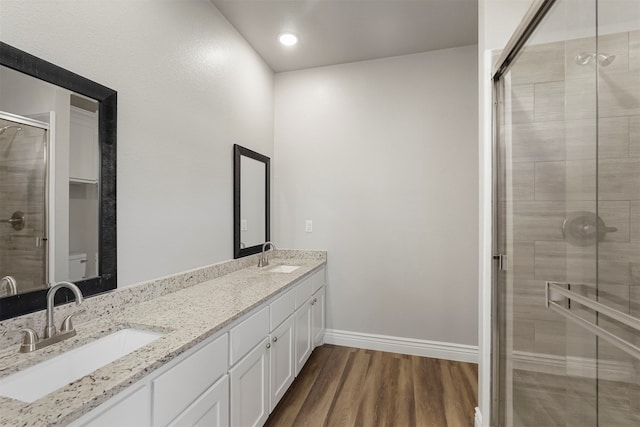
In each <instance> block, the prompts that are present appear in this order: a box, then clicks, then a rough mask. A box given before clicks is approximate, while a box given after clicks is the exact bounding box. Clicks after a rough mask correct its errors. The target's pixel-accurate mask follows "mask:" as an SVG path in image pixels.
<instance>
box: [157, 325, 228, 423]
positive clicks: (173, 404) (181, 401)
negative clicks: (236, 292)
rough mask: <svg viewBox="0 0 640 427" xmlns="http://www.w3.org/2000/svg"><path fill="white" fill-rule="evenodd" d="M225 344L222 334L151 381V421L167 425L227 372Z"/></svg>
mask: <svg viewBox="0 0 640 427" xmlns="http://www.w3.org/2000/svg"><path fill="white" fill-rule="evenodd" d="M228 347H229V344H228V337H227V334H224V335H222V336H221V337H220V338H218V339H216V340H215V341H213V342H212V343H210V344H207V345H206V346H204V347H203V348H201V349H200V350H198V351H197V352H196V353H194V354H192V355H191V356H189V357H187V358H186V359H185V360H183V361H181V362H180V363H178V364H177V365H175V366H174V367H173V368H171V369H170V370H168V371H167V372H165V373H164V374H162V375H160V376H159V377H158V378H157V379H155V380H154V381H153V403H154V404H153V420H154V424H155V425H158V426H164V425H167V423H168V422H169V421H171V420H172V419H173V418H175V417H176V415H178V414H179V413H181V412H182V411H184V409H185V408H186V407H187V406H189V405H190V404H191V403H192V402H193V401H194V400H196V398H197V397H198V396H200V395H201V394H202V393H203V392H204V391H205V390H206V389H208V388H209V387H211V386H212V385H213V384H214V383H215V382H216V380H217V379H218V378H220V377H221V376H222V375H224V374H225V373H226V372H227V369H229V362H228V356H227V355H228V354H229V350H228Z"/></svg>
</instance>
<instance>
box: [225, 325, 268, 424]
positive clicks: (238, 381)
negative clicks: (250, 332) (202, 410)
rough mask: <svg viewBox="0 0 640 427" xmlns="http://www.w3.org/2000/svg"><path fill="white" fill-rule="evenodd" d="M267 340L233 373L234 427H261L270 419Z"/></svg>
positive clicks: (239, 364) (232, 415)
mask: <svg viewBox="0 0 640 427" xmlns="http://www.w3.org/2000/svg"><path fill="white" fill-rule="evenodd" d="M270 347H271V342H270V340H269V337H265V338H264V339H263V340H262V341H261V342H260V343H259V344H258V345H257V346H256V347H255V348H254V349H253V350H251V352H249V354H247V355H246V356H245V358H244V359H242V360H241V361H240V362H238V363H237V364H236V365H235V366H234V367H233V368H231V370H230V371H229V377H230V379H231V425H232V426H234V427H253V426H261V425H263V424H264V422H265V421H266V420H267V417H268V416H269V348H270Z"/></svg>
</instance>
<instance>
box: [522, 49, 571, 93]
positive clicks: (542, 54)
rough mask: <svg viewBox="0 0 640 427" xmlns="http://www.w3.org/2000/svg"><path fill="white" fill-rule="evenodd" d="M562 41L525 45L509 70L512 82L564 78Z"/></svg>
mask: <svg viewBox="0 0 640 427" xmlns="http://www.w3.org/2000/svg"><path fill="white" fill-rule="evenodd" d="M564 62H565V61H564V42H556V43H545V44H540V45H535V46H527V47H525V48H524V49H523V51H522V53H521V55H520V56H519V57H518V60H517V61H516V62H515V64H514V67H513V68H512V70H511V81H512V82H513V84H525V83H541V82H553V81H558V80H562V79H564Z"/></svg>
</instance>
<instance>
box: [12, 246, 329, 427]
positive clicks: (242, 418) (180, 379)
mask: <svg viewBox="0 0 640 427" xmlns="http://www.w3.org/2000/svg"><path fill="white" fill-rule="evenodd" d="M251 258H254V257H251ZM244 262H247V261H244ZM325 265H326V254H324V256H316V257H312V258H303V257H299V256H298V257H290V258H279V257H278V256H277V254H276V257H275V259H272V260H271V262H270V265H269V266H266V267H262V268H258V267H257V266H255V265H251V266H248V267H244V268H241V269H238V270H236V271H232V272H230V273H228V274H224V275H221V276H220V277H217V278H215V279H211V280H205V281H203V282H201V283H198V284H195V285H192V286H188V287H184V288H182V289H179V290H177V291H175V292H171V293H167V294H166V295H162V296H158V297H156V298H153V299H150V300H148V301H145V302H142V303H138V304H132V305H129V306H128V307H127V308H125V309H122V310H120V309H116V308H114V310H113V311H112V313H110V314H107V315H102V316H99V317H98V318H96V319H94V320H90V321H88V322H86V323H79V324H78V325H77V326H76V329H77V330H78V335H77V336H76V337H74V338H73V339H70V340H68V341H65V342H63V343H60V344H56V345H53V346H51V347H49V348H47V349H43V350H42V352H40V351H39V352H35V353H31V354H18V353H17V346H16V347H12V348H10V349H7V350H3V351H2V352H1V353H0V381H2V379H3V378H5V377H7V376H8V375H10V374H12V373H14V372H16V371H19V370H20V369H25V368H27V367H29V366H31V365H34V364H36V363H39V362H42V361H44V360H46V359H49V358H51V357H53V356H55V355H57V354H59V353H63V352H65V351H68V350H69V349H72V348H75V347H78V346H81V345H83V344H85V343H88V342H92V341H95V340H96V339H97V338H100V337H101V336H105V335H108V334H111V333H113V332H115V331H118V330H120V329H123V328H135V329H140V330H148V331H152V332H155V333H161V334H163V335H162V336H161V337H160V338H158V339H156V340H154V341H153V342H151V343H150V344H147V345H145V346H143V347H141V348H139V349H138V350H135V351H133V352H131V353H129V354H127V355H126V356H124V357H121V358H119V359H117V360H115V361H114V362H112V363H109V364H107V365H105V366H104V367H102V368H100V369H98V370H96V371H94V372H92V373H90V374H89V375H86V376H84V377H82V378H80V379H79V380H77V381H75V382H73V383H71V384H69V385H67V386H65V387H63V388H60V389H58V390H56V391H54V392H51V393H49V394H47V395H45V396H43V397H42V398H39V399H37V400H35V401H34V402H32V403H27V402H21V401H18V400H15V399H9V398H4V397H3V398H0V404H1V405H2V408H3V409H2V411H0V424H1V425H13V424H16V423H19V424H20V425H25V426H35V425H74V426H84V425H92V426H94V425H97V426H101V425H104V426H113V425H121V426H127V425H132V426H133V425H135V426H168V425H207V426H229V425H262V424H263V423H264V422H265V421H266V419H267V417H268V416H269V413H270V412H271V411H272V410H273V409H274V408H275V406H276V404H277V403H278V401H279V400H280V399H281V398H282V396H283V395H284V393H285V392H286V391H287V389H288V387H289V386H290V385H291V383H292V382H293V380H294V378H295V377H296V375H297V374H298V373H299V372H300V370H301V369H302V367H303V366H304V364H305V362H306V361H307V359H308V358H309V356H310V354H311V352H312V351H313V349H314V348H315V347H316V346H317V345H320V344H322V343H323V338H324V318H325V317H324V316H325V314H324V295H325ZM282 266H291V267H297V268H295V269H293V271H290V270H291V268H282ZM281 271H290V272H288V273H283V272H281ZM147 287H148V286H147ZM134 288H135V287H134ZM151 289H152V288H151ZM124 291H125V292H127V289H126V288H125V290H124ZM141 291H142V290H141ZM141 291H140V292H141ZM118 292H119V291H116V292H114V293H116V294H117V293H118ZM129 292H131V290H129ZM134 292H135V291H134ZM151 292H152V290H151ZM97 298H99V297H97Z"/></svg>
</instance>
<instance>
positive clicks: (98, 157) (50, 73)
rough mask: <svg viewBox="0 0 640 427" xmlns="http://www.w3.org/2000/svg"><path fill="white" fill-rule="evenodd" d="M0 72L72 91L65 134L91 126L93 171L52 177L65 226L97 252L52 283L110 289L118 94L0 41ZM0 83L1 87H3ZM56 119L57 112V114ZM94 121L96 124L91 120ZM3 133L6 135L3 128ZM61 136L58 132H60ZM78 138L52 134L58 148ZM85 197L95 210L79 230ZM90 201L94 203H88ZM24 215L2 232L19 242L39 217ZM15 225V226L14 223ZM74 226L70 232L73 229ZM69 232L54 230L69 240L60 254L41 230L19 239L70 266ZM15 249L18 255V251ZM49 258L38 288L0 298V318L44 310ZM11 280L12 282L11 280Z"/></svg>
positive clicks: (90, 291) (64, 295)
mask: <svg viewBox="0 0 640 427" xmlns="http://www.w3.org/2000/svg"><path fill="white" fill-rule="evenodd" d="M0 73H2V76H3V77H4V78H5V82H4V83H5V85H4V86H7V85H8V84H7V81H6V77H7V76H9V75H14V76H16V77H18V76H21V77H19V78H20V80H21V81H26V80H32V81H33V85H37V86H40V85H42V84H47V85H50V86H51V87H53V88H54V90H56V91H58V90H60V91H61V92H65V91H68V92H71V93H70V94H68V97H69V100H70V103H69V105H68V109H69V111H70V113H74V112H76V111H75V110H78V111H77V113H78V114H77V115H73V114H72V115H71V117H70V118H69V120H67V121H68V122H69V129H70V131H69V135H72V133H73V132H75V131H78V129H91V132H89V134H88V135H95V139H94V138H89V139H87V140H93V141H96V143H95V146H92V147H94V148H95V151H94V153H95V156H94V155H91V156H89V157H88V159H89V160H91V161H92V162H93V165H94V166H93V167H92V169H91V170H92V173H93V175H92V176H91V177H89V178H91V179H89V178H86V177H85V176H84V175H78V176H76V175H75V172H74V173H72V172H69V173H68V174H67V175H68V176H67V175H66V176H65V180H60V181H53V182H54V183H55V182H59V183H61V184H60V185H62V186H65V187H68V189H69V195H68V200H66V199H65V201H66V203H67V204H68V205H69V213H68V221H67V222H68V223H69V226H70V227H71V225H72V224H73V225H74V227H76V226H77V227H78V228H77V230H82V232H80V231H78V232H77V233H76V234H75V236H81V237H85V236H87V235H89V234H91V238H92V240H91V243H92V244H94V241H95V247H96V248H97V250H96V251H95V256H90V255H89V254H84V255H85V258H84V259H80V260H79V262H81V263H82V261H84V263H85V265H87V264H92V268H91V272H90V273H87V274H81V275H77V277H78V278H77V279H74V278H72V277H71V272H70V271H69V272H67V274H66V276H64V277H62V278H59V279H55V281H59V280H71V281H73V282H75V283H76V284H77V285H78V287H79V288H80V289H81V291H82V293H83V295H84V296H85V297H88V296H92V295H96V294H99V293H102V292H105V291H109V290H112V289H115V288H116V287H117V242H116V135H117V92H116V91H115V90H113V89H110V88H108V87H106V86H103V85H101V84H99V83H96V82H94V81H92V80H89V79H87V78H86V77H83V76H80V75H78V74H75V73H73V72H71V71H69V70H66V69H64V68H61V67H59V66H57V65H54V64H52V63H50V62H47V61H45V60H43V59H41V58H38V57H36V56H33V55H31V54H29V53H27V52H24V51H22V50H20V49H17V48H15V47H13V46H10V45H8V44H6V43H3V42H0ZM4 86H2V87H3V88H4ZM25 87H26V86H25ZM65 93H66V92H65ZM3 95H4V96H5V97H4V98H3V101H9V100H11V99H14V98H10V97H9V96H8V95H7V94H6V93H3ZM23 98H26V95H24V96H23ZM21 100H22V98H21ZM89 110H91V112H89ZM9 113H11V114H10V116H11V118H14V117H18V116H17V114H20V115H24V114H25V113H24V112H21V111H10V110H9V111H7V114H9ZM91 113H92V114H91ZM89 116H90V117H91V118H90V119H87V117H89ZM58 117H62V116H61V115H58ZM76 118H77V119H78V120H82V119H87V120H86V122H87V123H89V121H90V122H91V126H93V127H89V126H88V125H87V126H85V127H82V126H83V125H84V124H85V122H82V123H80V124H79V125H78V126H75V125H76V122H74V120H75V119H76ZM20 120H23V118H22V117H21V118H20ZM38 120H41V119H38ZM5 121H6V120H5ZM95 121H97V124H96V123H95ZM56 124H57V122H56ZM3 128H6V129H9V128H11V130H12V131H13V132H14V134H15V133H16V132H17V131H18V130H19V129H22V128H24V130H23V133H25V131H26V130H27V127H26V126H23V125H22V124H21V123H19V124H17V125H16V124H11V123H9V124H5V125H4V126H3ZM5 134H9V133H8V132H5ZM51 135H54V133H53V132H52V133H51ZM60 135H62V133H61V134H60ZM10 136H11V137H12V138H13V136H14V135H13V134H11V135H10ZM77 140H78V138H75V137H73V136H68V137H66V139H65V138H64V135H62V136H61V137H59V138H57V140H56V145H57V146H61V145H63V144H68V145H69V146H71V144H72V142H74V141H77ZM83 140H84V139H83ZM64 141H66V142H64ZM9 142H14V145H15V146H16V147H18V143H17V139H16V138H13V139H11V140H10V141H9ZM7 143H8V142H7V141H5V144H7ZM47 145H48V144H47ZM45 146H46V145H45ZM69 157H70V156H69ZM45 163H47V162H45ZM88 163H89V162H84V163H83V162H82V161H80V162H78V163H77V164H79V165H83V166H85V165H87V164H88ZM58 166H59V167H57V171H58V172H60V171H62V170H63V167H62V166H60V165H58ZM69 170H70V171H71V167H69ZM55 178H58V175H56V176H55ZM94 178H95V179H94ZM53 179H54V176H53V174H51V175H46V178H45V180H53ZM56 188H57V187H56ZM45 191H46V190H45ZM58 196H59V194H56V196H55V197H58ZM60 197H62V196H60ZM0 198H1V197H0ZM44 200H46V201H45V202H44V204H47V203H50V202H51V201H52V200H54V199H53V195H51V197H49V196H46V197H45V199H44ZM86 200H88V201H89V202H90V203H92V205H91V213H92V214H93V213H94V212H95V218H94V217H93V216H92V217H91V224H90V225H91V228H90V229H89V228H88V227H87V228H86V229H85V228H80V226H79V225H78V224H79V222H80V221H79V219H82V218H79V217H77V216H74V215H75V213H76V212H77V211H81V210H79V209H76V205H77V204H78V203H84V202H85V201H86ZM94 200H95V205H94V204H93V203H94ZM89 202H87V203H89ZM29 215H30V213H29V212H26V214H25V218H26V219H22V218H20V220H21V221H25V222H26V224H27V226H25V227H24V229H22V230H19V231H13V230H12V229H9V228H8V227H4V229H3V230H5V231H6V230H9V232H10V233H13V234H14V235H15V236H14V240H15V241H18V238H19V237H20V236H18V233H22V234H26V233H27V232H30V231H31V230H30V229H29V221H31V218H40V217H41V216H42V215H40V216H37V215H36V216H34V215H31V216H29ZM60 218H61V216H60V215H57V217H56V220H58V221H59V222H60V223H62V222H63V220H62V219H60ZM14 229H15V230H18V229H17V228H15V227H14ZM39 230H40V229H37V230H36V232H39ZM77 230H76V229H75V228H74V230H73V231H74V232H76V231H77ZM86 230H88V231H86ZM89 232H90V233H89ZM32 234H33V233H32ZM94 235H95V238H94ZM69 236H70V234H69V235H64V236H63V235H62V234H60V233H57V234H56V241H58V242H60V241H63V240H66V239H68V240H69V241H70V243H69V245H68V248H67V251H66V252H65V253H59V254H58V253H57V252H58V248H57V247H55V246H54V245H53V244H52V243H51V240H52V239H51V238H50V237H51V235H50V234H44V237H43V236H36V237H35V240H34V236H31V235H29V236H26V237H27V238H25V239H22V240H21V241H25V242H32V241H34V242H35V243H33V245H35V246H36V247H37V248H40V249H41V248H42V247H44V248H45V249H44V250H40V252H43V253H46V254H49V253H52V254H53V255H54V256H52V257H51V259H54V258H55V260H62V261H61V262H65V261H66V260H67V259H68V262H69V264H71V262H72V255H74V256H75V254H72V253H71V250H72V249H73V248H72V247H71V240H72V237H69ZM72 243H73V244H75V243H76V242H75V241H73V242H72ZM83 243H84V242H83ZM29 244H31V243H29ZM33 245H32V246H33ZM14 246H15V245H14ZM54 249H55V250H54ZM14 252H16V251H14ZM16 253H17V254H18V256H19V255H20V254H21V253H22V252H16ZM51 259H50V258H49V257H48V256H45V257H43V260H44V263H45V265H47V267H46V269H45V270H44V271H45V272H47V273H45V274H44V279H43V280H40V281H39V283H40V282H41V283H42V286H40V287H39V288H38V289H33V290H31V289H27V290H26V291H25V292H11V293H9V294H8V296H4V297H0V320H5V319H9V318H12V317H15V316H20V315H23V314H27V313H31V312H34V311H38V310H43V309H45V308H46V295H47V291H48V289H47V288H48V286H49V284H50V283H52V282H53V281H54V280H52V274H50V272H51V271H52V267H54V266H55V267H56V271H60V269H57V266H58V264H55V265H54V263H53V262H51ZM73 260H74V261H75V258H73ZM2 261H3V263H0V267H6V266H7V265H10V264H9V263H6V262H5V261H6V257H5V258H3V260H2ZM69 269H70V268H69ZM62 271H63V273H60V274H65V273H64V271H65V270H64V269H62ZM3 274H11V273H3ZM14 274H15V273H14ZM14 283H16V282H15V281H14ZM19 284H20V282H19V281H18V285H19ZM14 287H15V286H14ZM19 290H20V288H19V287H18V291H19ZM73 300H74V296H73V293H72V292H70V291H67V290H62V291H61V292H58V293H57V294H56V299H55V302H56V304H59V303H63V302H67V301H73Z"/></svg>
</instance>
